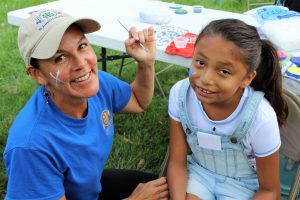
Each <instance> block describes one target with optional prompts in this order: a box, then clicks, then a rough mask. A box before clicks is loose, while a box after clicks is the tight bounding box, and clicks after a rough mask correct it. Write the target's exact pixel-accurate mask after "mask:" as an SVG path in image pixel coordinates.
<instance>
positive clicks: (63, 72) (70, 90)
mask: <svg viewBox="0 0 300 200" xmlns="http://www.w3.org/2000/svg"><path fill="white" fill-rule="evenodd" d="M38 63H39V69H40V74H41V78H42V81H43V85H45V86H46V88H47V90H49V91H50V92H51V95H52V98H53V99H54V100H55V102H56V103H59V102H60V101H62V102H70V101H76V99H78V100H82V99H86V98H88V97H91V96H94V95H95V94H96V93H97V92H98V90H99V81H98V67H97V56H96V55H95V52H94V50H93V48H92V47H91V45H90V44H89V42H88V40H87V38H86V37H85V36H84V34H83V32H82V31H81V30H80V29H79V28H78V27H77V26H74V25H72V26H70V27H69V28H68V29H67V31H66V32H65V33H64V35H63V37H62V40H61V43H60V45H59V48H58V50H57V52H56V53H55V55H54V56H53V57H51V58H49V59H46V60H39V61H38Z"/></svg>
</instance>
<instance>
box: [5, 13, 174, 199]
mask: <svg viewBox="0 0 300 200" xmlns="http://www.w3.org/2000/svg"><path fill="white" fill-rule="evenodd" d="M99 29H100V25H99V24H98V22H96V21H94V20H91V19H73V18H72V17H71V16H69V15H67V14H66V13H63V12H61V11H58V10H40V11H37V12H35V13H33V14H32V15H31V16H30V18H28V19H27V20H26V21H25V22H24V23H23V24H22V26H21V27H20V29H19V34H18V45H19V49H20V53H21V55H22V57H23V59H24V61H25V64H26V69H27V73H28V74H29V75H30V76H31V77H32V78H33V79H34V80H35V81H37V82H38V83H39V84H40V85H41V86H40V87H39V88H38V89H37V90H36V91H35V93H34V94H33V95H32V97H31V98H30V100H29V101H28V102H27V104H26V105H25V107H24V108H23V109H22V111H21V112H20V113H19V114H18V116H17V117H16V119H15V121H14V123H13V125H12V127H11V128H10V131H9V135H8V139H7V145H6V149H5V151H4V162H5V165H6V169H7V173H8V184H7V197H6V199H97V198H98V195H99V193H100V192H101V189H102V186H101V183H100V179H101V176H102V172H103V169H104V165H105V163H106V161H107V158H108V156H109V153H110V151H111V148H112V142H113V135H114V125H113V113H117V112H121V113H139V112H142V111H143V110H144V109H145V108H146V107H147V106H148V104H149V103H150V101H151V98H152V95H153V90H154V62H155V36H154V31H153V28H151V27H150V28H148V29H145V30H143V31H142V32H138V31H137V30H136V29H135V28H131V29H130V36H129V38H128V40H126V41H125V47H126V51H127V53H128V54H129V55H131V56H132V57H133V58H134V59H136V60H137V63H138V68H137V73H136V78H135V80H134V81H133V83H132V84H131V85H129V84H127V83H125V82H123V81H121V80H119V79H117V78H115V77H113V76H111V75H109V74H107V73H105V72H101V71H98V68H97V57H96V55H95V52H94V51H93V49H92V47H91V45H90V44H89V41H88V40H87V38H86V37H85V35H84V34H85V33H90V32H94V31H97V30H99ZM140 43H141V44H143V45H144V46H145V47H146V48H147V51H145V50H144V49H142V48H141V47H140ZM153 178H154V177H153V176H152V178H147V180H146V179H144V180H146V181H148V180H151V179H153ZM141 179H142V178H141ZM125 184H126V182H125V183H124V185H125ZM111 187H113V186H111ZM116 189H117V188H115V193H118V191H117V190H116ZM145 195H147V197H151V198H153V199H164V198H166V197H167V195H168V192H167V184H166V180H165V178H161V179H157V180H154V181H151V182H149V183H147V184H143V185H139V186H138V187H137V189H136V190H134V192H133V193H132V194H131V195H130V197H129V199H146V197H145ZM104 196H105V195H104ZM107 198H109V197H107ZM120 198H121V196H120ZM122 198H125V197H122Z"/></svg>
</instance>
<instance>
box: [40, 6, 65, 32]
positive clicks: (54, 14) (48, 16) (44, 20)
mask: <svg viewBox="0 0 300 200" xmlns="http://www.w3.org/2000/svg"><path fill="white" fill-rule="evenodd" d="M60 17H66V16H65V15H63V13H62V12H60V11H56V10H47V11H44V12H41V13H40V14H39V15H37V16H36V17H35V24H36V25H37V26H38V30H39V31H41V30H43V29H44V27H45V26H46V25H47V24H49V23H51V22H52V21H53V20H55V19H57V18H60Z"/></svg>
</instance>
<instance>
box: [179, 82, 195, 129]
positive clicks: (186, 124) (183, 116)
mask: <svg viewBox="0 0 300 200" xmlns="http://www.w3.org/2000/svg"><path fill="white" fill-rule="evenodd" d="M189 86H190V82H189V78H186V79H184V80H183V82H182V85H181V87H180V90H179V99H178V103H179V115H180V116H179V117H180V121H181V124H182V127H183V130H184V132H185V133H186V134H190V133H191V132H192V125H191V123H190V120H189V118H188V114H187V108H186V96H187V91H188V89H189Z"/></svg>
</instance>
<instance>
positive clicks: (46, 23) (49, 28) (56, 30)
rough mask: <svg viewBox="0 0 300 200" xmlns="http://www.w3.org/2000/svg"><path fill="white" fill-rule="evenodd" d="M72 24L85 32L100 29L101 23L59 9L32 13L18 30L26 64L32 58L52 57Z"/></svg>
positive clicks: (20, 48)
mask: <svg viewBox="0 0 300 200" xmlns="http://www.w3.org/2000/svg"><path fill="white" fill-rule="evenodd" d="M72 24H76V25H78V26H79V27H80V28H81V30H82V31H83V33H91V32H95V31H98V30H99V29H100V24H99V23H98V22H97V21H95V20H93V19H89V18H79V19H74V18H73V17H71V16H70V15H68V14H66V13H64V12H62V11H59V10H54V9H47V10H38V11H36V12H34V13H32V14H31V16H30V17H29V18H28V19H26V20H25V21H24V22H23V24H22V25H21V26H20V28H19V32H18V46H19V50H20V53H21V56H22V57H23V59H24V61H25V64H26V65H29V64H30V59H31V58H36V59H48V58H51V57H52V56H53V55H54V54H55V53H56V51H57V49H58V47H59V44H60V42H61V39H62V37H63V35H64V33H65V31H66V30H67V28H68V27H69V26H70V25H72Z"/></svg>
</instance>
